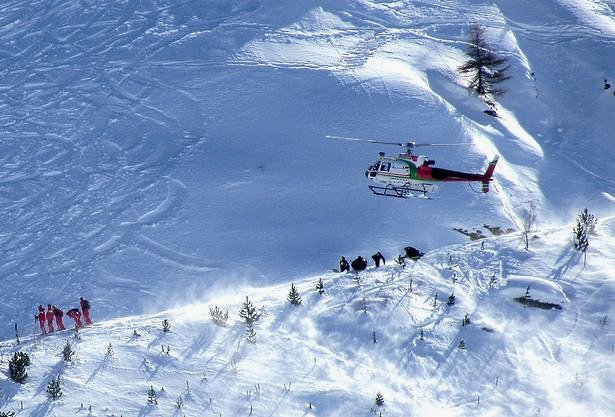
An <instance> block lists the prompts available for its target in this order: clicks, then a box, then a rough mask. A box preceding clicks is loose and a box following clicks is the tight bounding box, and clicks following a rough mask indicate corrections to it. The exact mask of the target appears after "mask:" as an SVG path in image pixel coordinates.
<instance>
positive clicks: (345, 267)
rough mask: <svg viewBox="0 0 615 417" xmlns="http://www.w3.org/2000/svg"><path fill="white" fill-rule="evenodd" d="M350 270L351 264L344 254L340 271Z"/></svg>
mask: <svg viewBox="0 0 615 417" xmlns="http://www.w3.org/2000/svg"><path fill="white" fill-rule="evenodd" d="M345 271H350V264H348V261H347V260H346V258H344V257H343V256H342V257H341V258H340V272H345Z"/></svg>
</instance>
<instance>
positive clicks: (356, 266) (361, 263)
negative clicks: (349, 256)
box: [350, 256, 367, 271]
mask: <svg viewBox="0 0 615 417" xmlns="http://www.w3.org/2000/svg"><path fill="white" fill-rule="evenodd" d="M350 266H351V268H352V270H353V271H363V270H365V269H366V268H367V261H366V260H365V258H363V257H362V256H359V257H357V259H355V260H354V261H352V262H350Z"/></svg>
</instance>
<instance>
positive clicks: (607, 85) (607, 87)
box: [604, 78, 615, 94]
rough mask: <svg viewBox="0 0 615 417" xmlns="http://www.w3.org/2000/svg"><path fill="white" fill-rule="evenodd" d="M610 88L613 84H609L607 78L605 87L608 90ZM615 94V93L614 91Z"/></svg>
mask: <svg viewBox="0 0 615 417" xmlns="http://www.w3.org/2000/svg"><path fill="white" fill-rule="evenodd" d="M609 88H611V84H609V83H608V82H607V80H606V78H605V79H604V89H605V90H608V89H609ZM614 94H615V93H614Z"/></svg>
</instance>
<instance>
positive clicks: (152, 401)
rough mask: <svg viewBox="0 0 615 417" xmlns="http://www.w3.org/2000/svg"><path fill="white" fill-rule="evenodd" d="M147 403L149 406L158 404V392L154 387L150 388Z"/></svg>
mask: <svg viewBox="0 0 615 417" xmlns="http://www.w3.org/2000/svg"><path fill="white" fill-rule="evenodd" d="M147 402H148V403H149V404H158V398H157V397H156V390H155V389H154V386H153V385H150V386H149V389H148V390H147Z"/></svg>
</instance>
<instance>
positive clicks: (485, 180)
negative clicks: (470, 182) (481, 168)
mask: <svg viewBox="0 0 615 417" xmlns="http://www.w3.org/2000/svg"><path fill="white" fill-rule="evenodd" d="M498 159H500V156H499V155H496V156H495V157H494V158H493V160H492V161H491V162H489V166H488V167H487V169H486V170H485V173H484V174H483V180H482V184H483V187H482V190H481V191H482V192H483V193H488V192H489V181H491V179H492V178H491V177H493V171H495V166H496V165H497V163H498Z"/></svg>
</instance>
